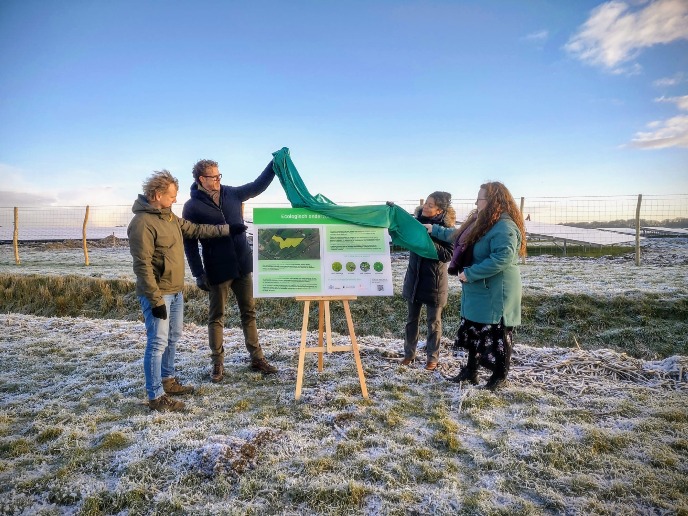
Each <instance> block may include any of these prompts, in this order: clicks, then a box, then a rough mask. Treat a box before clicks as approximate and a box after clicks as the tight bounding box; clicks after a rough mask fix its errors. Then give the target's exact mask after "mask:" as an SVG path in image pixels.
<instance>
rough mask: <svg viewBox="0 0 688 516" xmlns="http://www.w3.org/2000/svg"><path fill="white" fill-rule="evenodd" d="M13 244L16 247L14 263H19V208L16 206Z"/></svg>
mask: <svg viewBox="0 0 688 516" xmlns="http://www.w3.org/2000/svg"><path fill="white" fill-rule="evenodd" d="M12 246H13V247H14V263H16V264H17V265H19V264H20V263H21V261H20V260H19V208H17V207H16V206H15V207H14V234H13V236H12Z"/></svg>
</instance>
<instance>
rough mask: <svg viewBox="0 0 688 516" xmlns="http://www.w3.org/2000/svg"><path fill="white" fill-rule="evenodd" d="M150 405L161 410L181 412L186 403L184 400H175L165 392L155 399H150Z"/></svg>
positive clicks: (152, 408) (151, 407)
mask: <svg viewBox="0 0 688 516" xmlns="http://www.w3.org/2000/svg"><path fill="white" fill-rule="evenodd" d="M148 407H149V408H150V409H151V410H157V411H159V412H180V411H182V410H184V408H185V407H186V405H184V402H182V401H178V400H173V399H172V398H170V397H169V396H168V395H167V394H163V395H162V396H160V397H158V398H155V399H154V400H149V401H148Z"/></svg>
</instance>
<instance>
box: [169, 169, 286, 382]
mask: <svg viewBox="0 0 688 516" xmlns="http://www.w3.org/2000/svg"><path fill="white" fill-rule="evenodd" d="M192 173H193V177H194V180H195V183H194V184H193V185H192V186H191V198H190V199H189V200H188V201H186V203H185V204H184V210H183V212H182V216H183V218H185V219H186V220H190V221H191V222H195V223H197V224H198V223H203V224H229V228H230V235H229V236H228V237H225V238H216V239H212V240H210V239H201V240H200V242H201V247H202V258H201V254H200V253H199V249H198V242H199V240H197V239H193V238H192V239H186V240H184V250H185V251H186V258H187V260H188V262H189V268H190V269H191V273H192V274H193V275H194V277H195V278H196V285H198V287H199V288H201V289H203V290H206V291H208V297H209V301H210V304H209V308H208V341H209V344H210V356H211V360H212V366H213V368H212V372H211V374H210V379H211V380H212V381H213V382H219V381H221V380H222V378H223V377H224V351H225V350H224V347H223V344H222V331H223V329H224V312H225V304H226V303H227V299H228V297H229V291H230V289H231V291H232V292H234V296H235V297H236V301H237V305H238V307H239V313H240V315H241V327H242V329H243V331H244V341H245V343H246V349H247V350H248V352H249V354H250V356H251V369H253V370H254V371H261V372H263V373H266V374H271V373H276V372H277V369H276V368H275V367H274V366H272V365H271V364H269V363H268V361H267V360H266V359H265V355H264V354H263V350H262V349H261V347H260V343H259V342H258V329H257V326H256V305H255V300H254V299H253V278H252V276H251V273H252V272H253V256H252V254H251V248H250V247H249V244H248V240H247V238H246V229H247V227H246V225H245V224H244V218H243V214H242V203H243V202H244V201H247V200H248V199H251V198H253V197H256V196H257V195H259V194H261V193H262V192H264V191H265V189H266V188H267V187H268V186H270V183H271V182H272V180H273V179H274V178H275V172H274V171H273V168H272V160H271V161H270V163H268V166H267V167H265V170H263V172H262V173H261V174H260V175H259V176H258V178H256V180H255V181H253V182H251V183H247V184H245V185H242V186H236V187H234V186H226V185H222V184H220V180H221V179H222V174H220V170H219V168H218V164H217V162H215V161H212V160H208V159H204V160H201V161H199V162H198V163H196V164H195V165H194V167H193V171H192Z"/></svg>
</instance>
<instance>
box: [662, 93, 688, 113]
mask: <svg viewBox="0 0 688 516" xmlns="http://www.w3.org/2000/svg"><path fill="white" fill-rule="evenodd" d="M655 102H670V103H673V104H676V107H678V108H679V109H680V110H681V111H688V95H683V96H682V97H659V98H658V99H655Z"/></svg>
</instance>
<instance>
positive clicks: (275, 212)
mask: <svg viewBox="0 0 688 516" xmlns="http://www.w3.org/2000/svg"><path fill="white" fill-rule="evenodd" d="M253 223H254V224H279V225H288V224H298V225H303V224H349V225H350V224H351V223H350V222H346V221H343V220H339V219H333V218H332V217H328V216H327V215H322V214H320V213H317V212H315V211H311V210H307V209H305V208H254V209H253Z"/></svg>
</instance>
